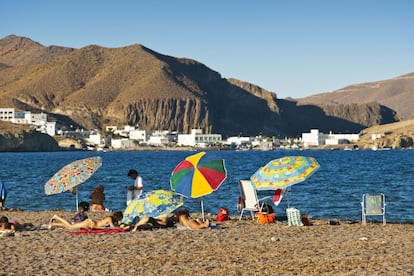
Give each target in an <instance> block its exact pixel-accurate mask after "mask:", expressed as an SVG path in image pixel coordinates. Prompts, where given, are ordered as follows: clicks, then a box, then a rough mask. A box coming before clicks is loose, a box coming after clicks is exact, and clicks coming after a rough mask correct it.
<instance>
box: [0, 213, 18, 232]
mask: <svg viewBox="0 0 414 276" xmlns="http://www.w3.org/2000/svg"><path fill="white" fill-rule="evenodd" d="M15 230H16V228H15V226H14V224H13V223H10V222H9V219H8V218H7V217H6V216H2V217H1V218H0V231H6V232H9V231H10V232H14V231H15Z"/></svg>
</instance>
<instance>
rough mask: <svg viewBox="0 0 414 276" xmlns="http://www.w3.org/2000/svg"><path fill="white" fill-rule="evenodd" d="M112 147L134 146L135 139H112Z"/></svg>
mask: <svg viewBox="0 0 414 276" xmlns="http://www.w3.org/2000/svg"><path fill="white" fill-rule="evenodd" d="M111 147H112V148H113V149H127V148H132V147H134V141H132V140H130V139H127V138H122V139H112V140H111Z"/></svg>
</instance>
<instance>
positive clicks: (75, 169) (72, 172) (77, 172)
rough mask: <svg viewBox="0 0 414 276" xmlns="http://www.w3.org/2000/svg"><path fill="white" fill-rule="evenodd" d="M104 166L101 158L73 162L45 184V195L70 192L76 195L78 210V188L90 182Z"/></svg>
mask: <svg viewBox="0 0 414 276" xmlns="http://www.w3.org/2000/svg"><path fill="white" fill-rule="evenodd" d="M101 166H102V158H101V157H100V156H95V157H89V158H85V159H81V160H76V161H73V162H72V163H69V164H67V165H66V166H64V167H63V168H61V169H60V170H59V171H58V172H57V173H55V174H54V175H53V176H52V178H50V179H49V180H48V181H47V182H46V184H45V194H46V195H53V194H58V193H62V192H65V191H68V190H71V191H73V190H74V191H75V193H76V209H77V208H78V192H77V189H76V186H77V185H79V184H81V183H83V182H85V181H86V180H88V179H89V178H90V177H91V176H92V175H93V174H94V173H95V172H96V171H97V170H98V169H99V168H100V167H101Z"/></svg>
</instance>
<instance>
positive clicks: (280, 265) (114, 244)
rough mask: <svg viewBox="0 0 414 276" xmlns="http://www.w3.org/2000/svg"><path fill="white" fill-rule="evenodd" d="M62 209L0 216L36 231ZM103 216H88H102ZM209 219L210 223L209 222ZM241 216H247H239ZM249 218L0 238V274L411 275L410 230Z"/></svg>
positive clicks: (413, 231)
mask: <svg viewBox="0 0 414 276" xmlns="http://www.w3.org/2000/svg"><path fill="white" fill-rule="evenodd" d="M53 214H58V215H60V216H62V217H64V218H67V219H71V218H72V217H73V216H74V214H75V213H74V212H68V211H41V212H23V211H1V212H0V215H1V216H4V215H5V216H7V217H8V218H9V219H10V220H15V221H18V222H20V223H33V224H34V225H35V226H40V225H41V224H47V223H48V221H49V219H50V217H51V216H52V215H53ZM107 214H110V213H105V212H104V213H89V217H91V218H96V219H98V218H102V217H104V216H105V215H107ZM214 217H215V216H214V215H210V218H213V219H214ZM246 218H247V217H246ZM311 222H312V223H313V225H312V226H303V227H299V226H287V225H285V224H281V223H273V224H268V225H259V224H257V223H256V222H253V221H252V220H247V219H246V220H242V221H238V220H237V217H232V220H231V221H227V222H224V223H222V224H217V227H216V228H215V229H204V230H200V231H195V230H179V229H161V230H154V231H141V232H134V233H133V232H126V233H117V234H99V235H88V234H84V235H71V234H68V233H67V230H65V229H54V230H33V231H18V232H16V233H15V236H14V237H1V238H0V241H1V244H2V254H1V257H0V261H1V264H2V266H1V267H2V268H1V272H0V275H69V274H72V275H98V274H101V275H127V274H130V275H334V274H335V275H378V274H383V275H413V274H414V261H413V260H414V224H396V223H388V224H387V225H386V226H383V225H382V224H380V223H368V224H367V225H366V226H363V225H361V223H360V222H348V221H339V225H331V224H330V223H329V222H330V221H329V220H319V219H318V220H316V219H311Z"/></svg>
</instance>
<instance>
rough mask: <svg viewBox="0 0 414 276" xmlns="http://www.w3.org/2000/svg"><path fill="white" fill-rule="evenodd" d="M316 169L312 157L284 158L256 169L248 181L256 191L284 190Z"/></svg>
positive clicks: (317, 166) (317, 167)
mask: <svg viewBox="0 0 414 276" xmlns="http://www.w3.org/2000/svg"><path fill="white" fill-rule="evenodd" d="M318 169H319V164H318V162H317V161H316V160H315V158H313V157H306V156H285V157H282V158H278V159H274V160H272V161H270V162H269V163H267V164H266V165H265V166H264V167H261V168H260V169H258V170H257V171H256V172H255V173H254V174H253V175H252V176H251V177H250V180H251V181H252V183H253V185H254V186H255V188H256V189H257V190H277V189H285V188H287V187H289V186H292V185H294V184H296V183H300V182H302V181H305V180H306V179H307V178H308V177H309V176H311V175H312V174H313V173H314V172H316V171H317V170H318Z"/></svg>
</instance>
